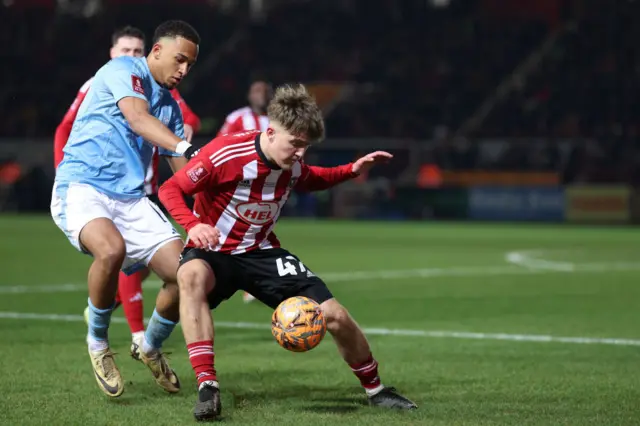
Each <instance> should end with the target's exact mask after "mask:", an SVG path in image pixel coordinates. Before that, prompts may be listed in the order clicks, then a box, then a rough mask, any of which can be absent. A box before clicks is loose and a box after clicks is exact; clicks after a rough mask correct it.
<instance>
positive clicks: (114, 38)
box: [111, 25, 146, 46]
mask: <svg viewBox="0 0 640 426" xmlns="http://www.w3.org/2000/svg"><path fill="white" fill-rule="evenodd" d="M122 37H133V38H139V39H140V40H142V42H143V43H145V42H146V40H145V37H144V32H142V30H141V29H140V28H136V27H132V26H131V25H127V26H126V27H122V28H118V29H117V30H115V31H114V32H113V34H111V44H112V45H113V46H115V45H116V44H117V43H118V40H120V39H121V38H122Z"/></svg>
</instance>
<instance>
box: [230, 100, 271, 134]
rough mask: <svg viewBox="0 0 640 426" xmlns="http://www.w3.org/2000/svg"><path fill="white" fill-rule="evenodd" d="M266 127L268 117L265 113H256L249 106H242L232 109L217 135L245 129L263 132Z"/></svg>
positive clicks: (267, 125)
mask: <svg viewBox="0 0 640 426" xmlns="http://www.w3.org/2000/svg"><path fill="white" fill-rule="evenodd" d="M267 127H269V118H268V117H267V116H266V115H259V114H256V113H255V112H253V110H252V109H251V107H244V108H240V109H237V110H235V111H233V112H232V113H231V114H229V115H228V116H227V118H226V119H225V120H224V124H223V125H222V128H220V131H219V132H218V136H222V135H226V134H231V133H238V132H245V131H247V130H261V131H263V132H264V131H265V130H267Z"/></svg>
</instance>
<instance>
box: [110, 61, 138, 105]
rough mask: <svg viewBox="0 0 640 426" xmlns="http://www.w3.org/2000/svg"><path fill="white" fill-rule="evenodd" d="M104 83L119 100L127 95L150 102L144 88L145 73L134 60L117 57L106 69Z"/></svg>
mask: <svg viewBox="0 0 640 426" xmlns="http://www.w3.org/2000/svg"><path fill="white" fill-rule="evenodd" d="M103 71H105V72H104V73H103V75H104V83H105V85H106V86H107V88H108V89H109V90H110V91H111V93H112V95H113V99H114V101H115V103H116V104H117V103H118V101H120V99H122V98H126V97H134V98H139V99H142V100H144V101H147V103H148V102H149V100H148V99H147V96H146V93H145V88H144V84H143V82H144V75H143V73H142V70H141V69H140V67H138V66H137V65H136V64H135V63H134V62H132V61H130V60H129V61H127V60H123V59H121V58H116V59H114V60H112V61H111V63H110V64H109V65H108V66H107V67H106V69H104V70H103Z"/></svg>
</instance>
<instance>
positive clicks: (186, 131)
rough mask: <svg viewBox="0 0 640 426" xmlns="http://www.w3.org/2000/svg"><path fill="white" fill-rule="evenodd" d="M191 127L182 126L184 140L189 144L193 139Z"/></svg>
mask: <svg viewBox="0 0 640 426" xmlns="http://www.w3.org/2000/svg"><path fill="white" fill-rule="evenodd" d="M193 134H194V131H193V127H191V126H190V125H188V124H186V123H185V125H184V139H185V140H186V141H187V142H189V143H191V139H193Z"/></svg>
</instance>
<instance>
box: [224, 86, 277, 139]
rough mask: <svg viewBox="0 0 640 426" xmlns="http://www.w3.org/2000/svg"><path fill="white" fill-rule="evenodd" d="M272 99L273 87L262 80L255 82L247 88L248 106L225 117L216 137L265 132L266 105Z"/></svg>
mask: <svg viewBox="0 0 640 426" xmlns="http://www.w3.org/2000/svg"><path fill="white" fill-rule="evenodd" d="M272 97H273V87H272V86H271V84H270V83H269V82H267V81H264V80H261V79H259V80H255V81H254V82H253V83H251V86H249V93H248V95H247V99H248V101H249V106H246V107H243V108H238V109H237V110H235V111H233V112H232V113H231V114H229V115H227V118H226V119H225V120H224V124H223V125H222V127H221V128H220V131H218V136H222V135H226V134H230V133H238V132H245V131H247V130H260V131H263V132H264V131H265V130H267V127H269V117H267V105H269V101H271V98H272Z"/></svg>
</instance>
